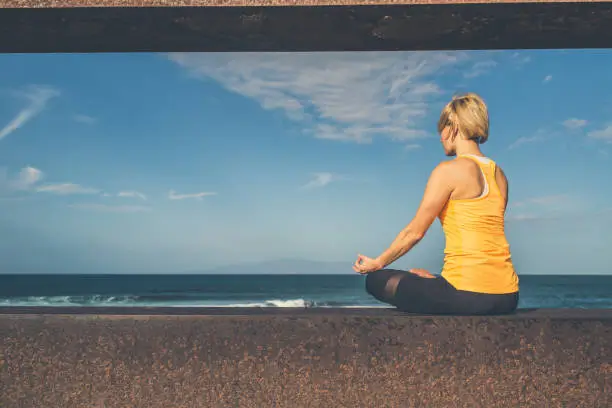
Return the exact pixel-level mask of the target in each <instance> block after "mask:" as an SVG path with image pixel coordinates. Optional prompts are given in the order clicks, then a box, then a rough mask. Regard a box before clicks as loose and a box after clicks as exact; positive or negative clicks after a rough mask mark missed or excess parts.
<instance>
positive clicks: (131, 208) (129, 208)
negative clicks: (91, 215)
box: [70, 204, 151, 213]
mask: <svg viewBox="0 0 612 408" xmlns="http://www.w3.org/2000/svg"><path fill="white" fill-rule="evenodd" d="M70 207H71V208H76V209H79V210H89V211H100V212H115V213H134V212H144V211H150V210H151V208H149V207H144V206H140V205H107V204H71V205H70Z"/></svg>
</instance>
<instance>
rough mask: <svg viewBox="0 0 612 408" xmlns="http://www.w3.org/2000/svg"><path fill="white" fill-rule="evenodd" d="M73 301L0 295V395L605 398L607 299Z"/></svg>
mask: <svg viewBox="0 0 612 408" xmlns="http://www.w3.org/2000/svg"><path fill="white" fill-rule="evenodd" d="M71 312H74V310H70V309H64V310H58V309H21V310H16V309H8V308H7V309H0V353H1V354H0V384H1V386H0V406H1V407H3V408H13V407H23V408H25V407H27V408H36V407H41V408H42V407H44V408H54V407H58V408H60V407H61V408H71V407H83V408H85V407H87V408H94V407H107V408H110V407H118V408H119V407H121V408H124V407H147V408H157V407H160V408H161V407H163V408H171V407H172V408H175V407H176V408H179V407H185V408H187V407H189V408H194V407H609V406H612V405H611V404H612V310H607V311H575V310H570V311H559V310H557V311H546V310H541V311H521V312H520V313H518V314H516V315H512V316H494V317H468V316H465V317H428V316H410V315H403V314H401V313H398V312H395V311H392V310H360V309H356V310H347V309H344V310H335V309H327V310H314V309H313V310H291V309H290V310H281V311H278V310H275V311H266V310H257V309H246V310H244V309H243V310H230V311H223V310H213V309H189V310H186V309H185V310H181V309H173V315H164V314H162V313H164V312H165V310H163V309H162V310H160V309H142V310H128V309H124V310H121V309H115V310H112V311H111V310H109V309H106V310H99V309H97V310H96V309H90V310H81V312H86V314H74V313H72V314H70V313H71ZM98 312H104V313H105V314H101V313H98ZM94 313H97V314H94Z"/></svg>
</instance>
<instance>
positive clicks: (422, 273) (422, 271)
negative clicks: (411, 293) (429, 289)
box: [408, 268, 435, 279]
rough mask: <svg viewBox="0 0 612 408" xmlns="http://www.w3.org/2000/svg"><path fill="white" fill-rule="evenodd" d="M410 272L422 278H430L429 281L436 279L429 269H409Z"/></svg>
mask: <svg viewBox="0 0 612 408" xmlns="http://www.w3.org/2000/svg"><path fill="white" fill-rule="evenodd" d="M408 272H410V273H414V274H415V275H418V276H420V277H421V278H429V279H432V278H435V276H434V275H432V274H431V273H429V271H428V270H427V269H421V268H412V269H409V270H408Z"/></svg>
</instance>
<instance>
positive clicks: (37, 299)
mask: <svg viewBox="0 0 612 408" xmlns="http://www.w3.org/2000/svg"><path fill="white" fill-rule="evenodd" d="M0 306H4V307H25V306H72V307H80V306H90V307H91V306H95V307H105V306H122V307H231V308H239V307H244V308H249V307H260V308H267V307H269V308H275V307H278V308H332V307H334V308H336V307H337V308H379V307H383V308H384V307H388V306H387V305H354V304H353V305H350V304H339V303H337V302H333V303H331V304H329V303H326V302H315V301H310V300H306V299H301V298H298V299H270V300H264V301H255V302H244V303H233V302H231V301H228V302H225V303H219V302H211V301H206V300H201V301H199V300H193V299H189V300H187V299H185V300H182V301H181V300H177V301H167V302H164V301H159V302H142V301H138V296H103V295H90V296H30V297H22V298H0Z"/></svg>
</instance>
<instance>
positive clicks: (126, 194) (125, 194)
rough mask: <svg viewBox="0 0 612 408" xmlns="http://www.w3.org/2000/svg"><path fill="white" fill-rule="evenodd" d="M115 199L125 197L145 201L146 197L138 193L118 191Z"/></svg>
mask: <svg viewBox="0 0 612 408" xmlns="http://www.w3.org/2000/svg"><path fill="white" fill-rule="evenodd" d="M117 197H126V198H140V199H141V200H146V199H147V196H146V195H144V194H142V193H139V192H138V191H120V192H119V194H117Z"/></svg>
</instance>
